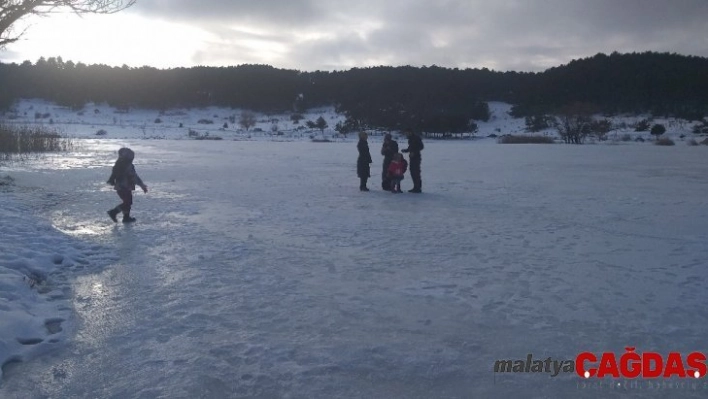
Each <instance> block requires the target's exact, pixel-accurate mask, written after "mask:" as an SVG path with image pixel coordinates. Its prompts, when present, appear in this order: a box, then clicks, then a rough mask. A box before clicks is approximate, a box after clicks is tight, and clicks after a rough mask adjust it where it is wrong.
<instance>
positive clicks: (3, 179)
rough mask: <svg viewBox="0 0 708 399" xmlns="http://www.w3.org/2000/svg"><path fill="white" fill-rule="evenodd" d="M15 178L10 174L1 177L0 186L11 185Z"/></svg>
mask: <svg viewBox="0 0 708 399" xmlns="http://www.w3.org/2000/svg"><path fill="white" fill-rule="evenodd" d="M14 181H15V179H13V178H12V177H10V176H2V177H0V186H11V185H12V184H13V182H14Z"/></svg>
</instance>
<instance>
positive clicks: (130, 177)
mask: <svg viewBox="0 0 708 399" xmlns="http://www.w3.org/2000/svg"><path fill="white" fill-rule="evenodd" d="M134 158H135V153H134V152H133V150H131V149H130V148H121V149H120V150H118V160H117V161H116V163H115V165H113V171H112V173H111V177H109V178H108V184H111V185H113V188H114V189H115V190H116V193H117V194H118V196H119V197H120V199H121V201H123V202H122V203H121V204H120V205H118V206H117V207H115V208H113V209H111V210H110V211H108V216H109V217H110V218H111V220H113V221H114V222H118V219H117V218H116V216H118V214H119V213H121V212H123V223H132V222H134V221H135V218H134V217H131V216H130V208H131V206H132V205H133V190H135V185H138V186H140V188H142V189H143V192H145V193H147V191H148V188H147V186H146V185H145V183H143V180H142V179H141V178H140V176H138V173H137V172H136V171H135V166H133V159H134Z"/></svg>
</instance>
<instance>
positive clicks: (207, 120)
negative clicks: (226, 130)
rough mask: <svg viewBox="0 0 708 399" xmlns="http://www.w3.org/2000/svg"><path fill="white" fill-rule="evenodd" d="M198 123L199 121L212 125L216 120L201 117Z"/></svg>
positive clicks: (202, 123)
mask: <svg viewBox="0 0 708 399" xmlns="http://www.w3.org/2000/svg"><path fill="white" fill-rule="evenodd" d="M197 123H199V124H201V125H211V124H213V123H214V121H213V120H211V119H200V120H198V121H197Z"/></svg>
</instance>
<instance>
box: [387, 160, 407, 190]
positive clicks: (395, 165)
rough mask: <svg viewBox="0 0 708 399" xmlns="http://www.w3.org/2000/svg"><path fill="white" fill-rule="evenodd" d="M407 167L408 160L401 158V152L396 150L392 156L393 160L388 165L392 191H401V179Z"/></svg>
mask: <svg viewBox="0 0 708 399" xmlns="http://www.w3.org/2000/svg"><path fill="white" fill-rule="evenodd" d="M407 169H408V162H406V160H405V159H404V158H403V154H401V153H400V152H397V153H396V154H395V155H394V156H393V160H392V161H391V163H390V164H389V165H388V179H389V181H390V182H391V192H392V193H402V192H403V191H401V180H403V175H404V174H405V173H406V170H407Z"/></svg>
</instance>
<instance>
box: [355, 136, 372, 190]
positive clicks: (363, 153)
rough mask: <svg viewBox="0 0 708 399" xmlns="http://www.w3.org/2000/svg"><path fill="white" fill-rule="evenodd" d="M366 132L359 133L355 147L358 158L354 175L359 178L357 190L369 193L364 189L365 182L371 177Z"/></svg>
mask: <svg viewBox="0 0 708 399" xmlns="http://www.w3.org/2000/svg"><path fill="white" fill-rule="evenodd" d="M367 137H368V136H367V135H366V132H359V143H358V144H357V145H356V148H357V150H359V158H358V159H357V160H356V174H357V176H359V190H360V191H369V189H368V188H367V187H366V182H367V180H369V177H371V166H370V164H371V162H372V161H371V153H370V152H369V143H368V142H367V141H366V139H367Z"/></svg>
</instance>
